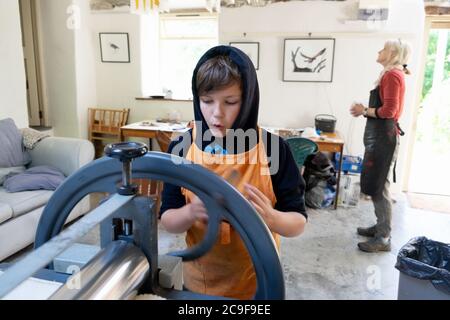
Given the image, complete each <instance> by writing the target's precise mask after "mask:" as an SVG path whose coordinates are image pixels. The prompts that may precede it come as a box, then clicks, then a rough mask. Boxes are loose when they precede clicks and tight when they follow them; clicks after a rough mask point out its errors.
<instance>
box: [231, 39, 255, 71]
mask: <svg viewBox="0 0 450 320" xmlns="http://www.w3.org/2000/svg"><path fill="white" fill-rule="evenodd" d="M230 46H232V47H236V48H238V49H241V50H242V51H243V52H244V53H245V54H246V55H247V56H248V57H249V58H250V60H252V62H253V65H254V66H255V69H256V70H259V42H230Z"/></svg>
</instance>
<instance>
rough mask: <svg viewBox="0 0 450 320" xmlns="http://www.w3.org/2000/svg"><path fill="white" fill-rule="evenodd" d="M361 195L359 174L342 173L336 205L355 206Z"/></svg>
mask: <svg viewBox="0 0 450 320" xmlns="http://www.w3.org/2000/svg"><path fill="white" fill-rule="evenodd" d="M360 196H361V185H360V175H359V174H343V175H341V181H340V183H339V197H338V206H340V207H344V208H349V207H357V206H358V203H359V198H360Z"/></svg>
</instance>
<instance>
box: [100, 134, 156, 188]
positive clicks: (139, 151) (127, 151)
mask: <svg viewBox="0 0 450 320" xmlns="http://www.w3.org/2000/svg"><path fill="white" fill-rule="evenodd" d="M147 152H148V147H147V146H146V145H145V144H143V143H140V142H121V143H114V144H108V145H107V146H106V147H105V154H106V155H107V156H108V157H110V158H114V159H118V160H120V162H122V165H123V167H122V186H121V187H119V188H118V190H117V192H118V193H119V194H121V195H125V196H129V195H133V194H136V192H137V186H136V185H134V184H131V161H133V159H136V158H139V157H142V156H144V155H145V154H146V153H147Z"/></svg>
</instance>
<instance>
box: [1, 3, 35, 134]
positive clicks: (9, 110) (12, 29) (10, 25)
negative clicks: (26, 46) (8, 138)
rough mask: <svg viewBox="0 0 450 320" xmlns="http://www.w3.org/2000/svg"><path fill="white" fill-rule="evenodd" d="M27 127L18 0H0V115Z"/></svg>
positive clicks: (19, 125) (22, 126) (21, 126)
mask: <svg viewBox="0 0 450 320" xmlns="http://www.w3.org/2000/svg"><path fill="white" fill-rule="evenodd" d="M4 118H12V119H13V120H14V121H15V123H16V125H17V127H19V128H25V127H28V110H27V91H26V77H25V66H24V62H23V49H22V32H21V27H20V12H19V3H18V1H17V0H8V1H5V0H2V1H0V119H4Z"/></svg>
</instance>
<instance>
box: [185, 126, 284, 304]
mask: <svg viewBox="0 0 450 320" xmlns="http://www.w3.org/2000/svg"><path fill="white" fill-rule="evenodd" d="M258 133H259V137H260V139H259V141H260V142H259V143H258V144H257V145H256V146H255V147H254V148H252V149H251V150H249V151H247V152H245V153H242V154H230V155H221V154H210V153H206V152H203V151H202V150H200V149H199V148H198V147H197V145H196V144H195V142H194V143H192V145H191V147H190V148H189V151H188V154H187V156H186V159H187V160H190V161H191V162H193V163H196V164H201V165H202V166H203V167H205V168H207V169H208V170H210V171H212V172H214V173H216V174H217V175H219V176H222V177H223V178H225V179H227V178H228V177H229V176H230V173H231V172H237V173H238V174H239V177H240V179H238V181H230V183H233V185H234V187H235V188H236V189H237V190H239V192H241V193H244V186H245V184H246V183H248V184H251V185H253V186H255V187H257V188H258V189H259V190H261V192H262V193H264V194H265V195H266V197H268V198H269V199H270V200H271V202H272V206H274V205H275V203H276V197H275V193H274V191H273V187H272V180H271V176H270V174H269V167H268V161H267V156H266V152H265V148H264V143H263V142H262V141H263V140H262V137H261V129H258ZM195 135H196V128H195V127H194V129H193V132H192V136H193V141H195ZM262 173H264V174H262ZM182 193H183V194H184V196H185V198H186V203H190V202H191V199H192V198H193V197H194V196H195V195H194V194H193V193H192V192H191V191H189V190H186V189H184V188H182ZM248 227H251V226H248ZM206 230H207V225H206V224H205V223H203V222H200V221H197V222H195V223H194V225H193V226H192V227H191V228H190V229H189V230H188V231H187V235H186V244H187V246H188V247H189V248H190V247H193V246H195V245H196V244H197V243H199V242H201V241H202V240H203V238H204V235H205V233H206ZM219 230H220V234H219V236H218V238H217V241H216V243H215V245H214V246H213V247H212V249H211V250H210V251H209V252H208V253H207V254H205V255H204V256H202V257H200V258H199V259H197V260H194V261H191V262H186V263H184V265H183V274H184V285H185V287H186V288H187V289H188V290H190V291H193V292H197V293H203V294H208V295H214V296H224V297H230V298H235V299H251V298H253V296H254V294H255V292H256V274H255V271H254V268H253V263H252V261H251V258H250V255H249V254H248V252H247V249H246V247H245V245H244V242H243V241H242V240H241V238H240V236H239V234H238V233H237V232H236V231H235V230H234V229H233V227H231V226H230V225H229V224H228V223H224V222H222V223H221V227H220V229H219ZM272 235H273V237H274V239H275V242H276V245H277V249H279V243H280V240H279V235H278V234H276V233H273V232H272Z"/></svg>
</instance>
